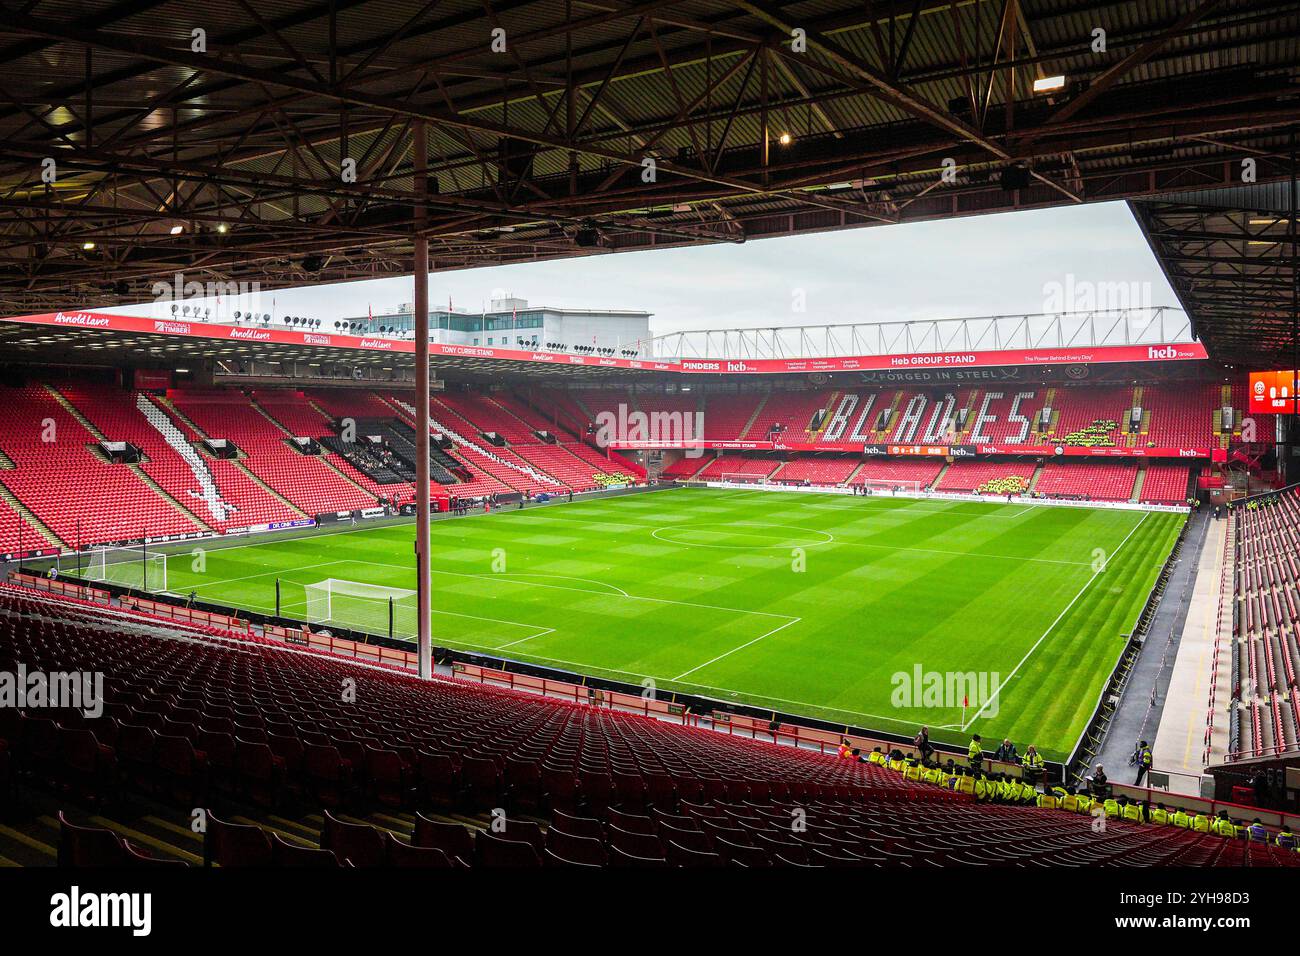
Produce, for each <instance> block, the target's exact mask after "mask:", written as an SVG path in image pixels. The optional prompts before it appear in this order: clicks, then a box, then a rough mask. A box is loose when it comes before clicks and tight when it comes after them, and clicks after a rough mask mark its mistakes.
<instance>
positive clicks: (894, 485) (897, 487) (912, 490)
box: [853, 478, 925, 495]
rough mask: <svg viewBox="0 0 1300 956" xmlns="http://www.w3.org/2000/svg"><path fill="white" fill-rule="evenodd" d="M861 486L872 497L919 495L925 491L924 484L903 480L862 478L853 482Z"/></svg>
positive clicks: (912, 480)
mask: <svg viewBox="0 0 1300 956" xmlns="http://www.w3.org/2000/svg"><path fill="white" fill-rule="evenodd" d="M853 484H855V485H861V486H862V487H863V488H864V489H865V490H866V491H869V492H870V493H871V494H873V495H881V494H883V495H892V494H894V493H898V494H902V495H919V494H920V493H921V492H923V491H924V490H925V482H923V481H916V480H915V479H903V478H863V479H860V480H858V481H855V482H853Z"/></svg>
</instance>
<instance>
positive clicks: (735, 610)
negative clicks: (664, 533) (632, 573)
mask: <svg viewBox="0 0 1300 956" xmlns="http://www.w3.org/2000/svg"><path fill="white" fill-rule="evenodd" d="M334 563H338V564H371V565H374V566H376V567H380V568H402V569H404V570H405V569H409V566H408V565H405V564H389V563H387V562H384V561H363V560H361V559H360V558H351V559H347V560H342V561H338V562H334ZM429 571H430V573H432V574H444V575H450V576H452V577H457V578H474V579H476V580H480V581H491V580H494V579H500V578H502V577H503V575H502V574H496V573H491V572H489V573H487V574H472V573H470V572H468V571H444V570H442V569H440V568H430V569H429ZM578 580H581V579H578ZM509 583H511V584H523V585H526V586H528V587H530V588H550V589H551V590H554V591H577V592H578V593H579V594H596V595H599V594H604V595H605V596H606V597H615V596H618V597H626V598H627V600H629V601H650V602H652V603H654V604H673V605H676V606H678V607H697V608H702V609H703V610H706V611H729V612H731V613H732V614H757V615H759V616H760V617H779V618H783V619H785V620H790V619H791V618H792V617H793V615H791V614H777V613H776V612H774V611H754V610H750V609H749V608H743V607H722V606H721V605H718V604H699V603H696V602H694V601H673V600H670V599H668V598H656V597H644V596H642V595H640V594H625V595H614V594H610V593H609V592H607V591H606V592H601V591H593V590H591V589H590V588H570V587H565V586H564V585H563V584H543V583H541V582H540V581H511V582H509ZM593 583H595V582H593ZM601 583H603V582H601ZM607 586H608V587H613V585H607Z"/></svg>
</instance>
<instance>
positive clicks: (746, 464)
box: [696, 454, 781, 481]
mask: <svg viewBox="0 0 1300 956" xmlns="http://www.w3.org/2000/svg"><path fill="white" fill-rule="evenodd" d="M780 464H781V463H780V462H777V461H772V460H771V459H763V458H750V457H747V456H745V455H726V454H723V455H718V456H717V457H716V458H714V459H713V460H712V461H711V462H709V463H708V464H707V465H705V466H704V468H703V469H702V470H700V471H699V472H697V473H696V477H697V478H709V479H713V480H715V481H716V480H717V479H720V478H722V477H723V476H724V475H735V476H743V477H744V478H745V479H758V478H767V477H769V476H770V475H771V474H772V472H774V471H776V469H777V468H778V467H779V466H780Z"/></svg>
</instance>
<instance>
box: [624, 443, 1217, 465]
mask: <svg viewBox="0 0 1300 956" xmlns="http://www.w3.org/2000/svg"><path fill="white" fill-rule="evenodd" d="M609 447H610V448H613V449H621V450H631V451H635V450H652V449H665V450H666V449H684V448H703V449H707V450H710V451H738V450H739V451H800V452H808V451H814V452H816V451H822V452H841V453H849V454H861V455H865V456H868V457H878V456H886V455H888V456H892V457H895V458H915V457H945V456H946V457H952V458H979V457H982V456H985V455H1033V456H1037V457H1041V458H1047V457H1057V458H1060V457H1066V458H1187V459H1191V458H1208V459H1210V460H1211V461H1227V460H1228V453H1227V451H1226V450H1225V449H1223V448H1121V447H1114V448H1110V447H1099V446H1085V445H905V444H863V443H861V442H829V441H827V442H783V441H697V442H671V441H612V442H610V443H609Z"/></svg>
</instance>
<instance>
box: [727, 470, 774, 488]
mask: <svg viewBox="0 0 1300 956" xmlns="http://www.w3.org/2000/svg"><path fill="white" fill-rule="evenodd" d="M719 480H720V481H725V482H727V483H729V484H734V485H765V484H767V475H756V474H754V473H752V472H747V471H724V472H723V473H722V474H721V475H720V476H719Z"/></svg>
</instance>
